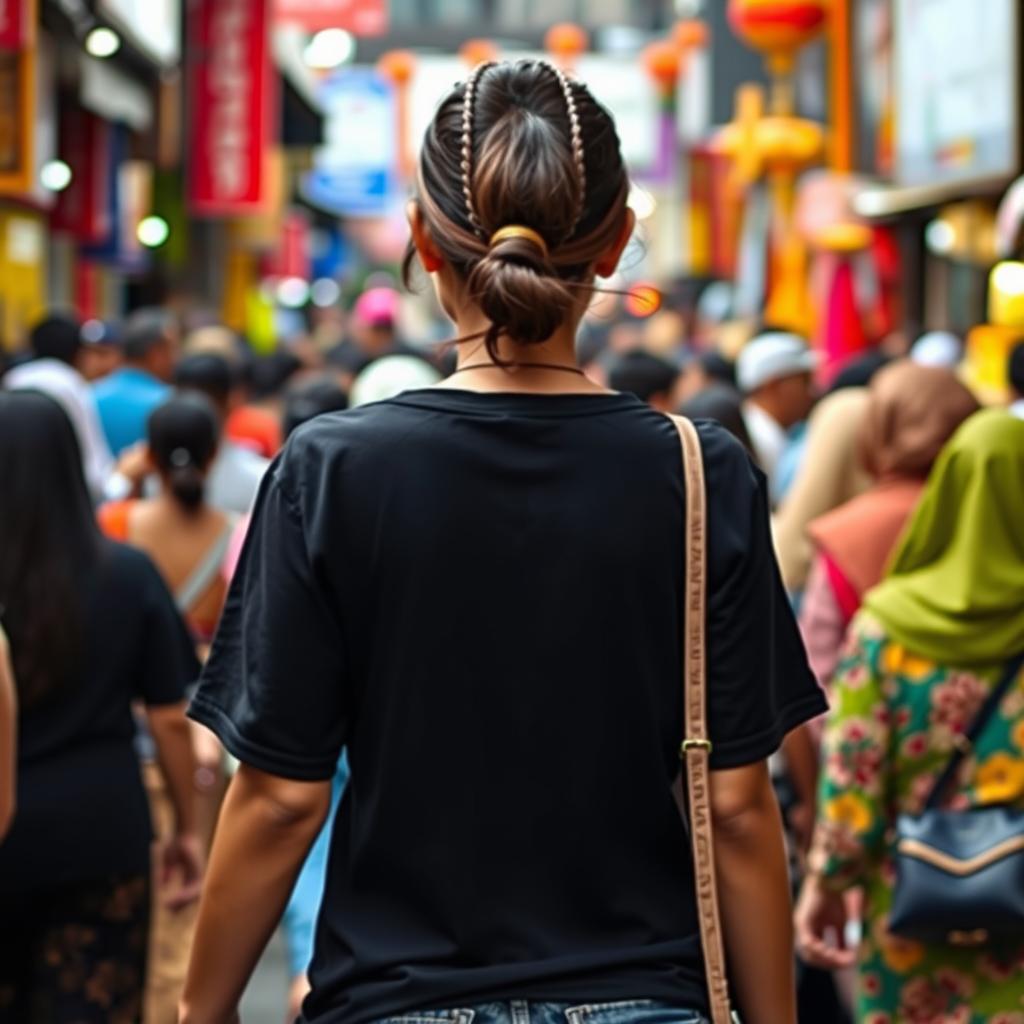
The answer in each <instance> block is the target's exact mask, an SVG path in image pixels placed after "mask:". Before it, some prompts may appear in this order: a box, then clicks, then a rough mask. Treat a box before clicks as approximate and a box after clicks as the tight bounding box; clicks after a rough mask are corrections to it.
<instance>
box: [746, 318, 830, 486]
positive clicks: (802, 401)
mask: <svg viewBox="0 0 1024 1024" xmlns="http://www.w3.org/2000/svg"><path fill="white" fill-rule="evenodd" d="M817 365H818V357H817V355H816V353H814V352H812V351H811V350H810V349H809V348H808V347H807V343H806V342H805V341H804V340H803V338H800V337H798V336H797V335H795V334H787V333H784V332H781V331H769V332H767V333H765V334H761V335H759V336H758V337H756V338H754V339H752V340H751V341H750V342H748V343H747V345H746V346H745V347H744V349H743V351H742V352H740V356H739V359H738V360H737V362H736V380H737V383H738V384H739V388H740V391H742V392H743V394H744V395H745V396H746V401H745V402H744V404H743V418H744V421H745V422H746V424H747V433H748V434H749V435H750V440H751V441H752V442H753V445H754V451H755V452H756V453H757V461H758V464H759V465H760V466H761V468H762V469H763V470H764V472H765V474H766V475H767V477H768V483H769V487H770V488H771V493H772V496H773V500H774V501H777V500H778V495H779V476H778V470H779V461H780V460H781V458H782V455H783V452H784V451H785V450H786V446H787V445H788V444H789V440H790V431H791V430H792V429H793V428H794V427H795V426H796V425H797V424H798V423H801V422H802V421H803V420H804V419H806V418H807V416H808V414H809V413H810V411H811V407H812V405H813V404H814V378H813V373H814V370H815V369H816V367H817Z"/></svg>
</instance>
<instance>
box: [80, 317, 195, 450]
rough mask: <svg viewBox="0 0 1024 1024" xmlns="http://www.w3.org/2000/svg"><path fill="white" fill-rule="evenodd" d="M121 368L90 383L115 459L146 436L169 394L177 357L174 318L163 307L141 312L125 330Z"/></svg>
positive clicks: (176, 332)
mask: <svg viewBox="0 0 1024 1024" xmlns="http://www.w3.org/2000/svg"><path fill="white" fill-rule="evenodd" d="M121 347H122V349H123V352H124V365H123V366H121V368H120V369H117V370H115V371H114V372H113V373H112V374H110V375H109V376H107V377H104V378H103V379H102V380H99V381H97V382H96V383H95V384H94V385H93V389H94V393H95V395H96V404H97V406H98V407H99V413H100V420H101V422H102V423H103V431H104V433H105V434H106V436H107V442H108V443H109V445H110V448H111V450H112V451H113V453H114V455H116V456H120V455H121V454H122V453H123V452H124V451H126V450H127V449H128V448H131V447H133V446H134V445H137V444H139V442H141V441H143V440H144V439H145V436H146V420H147V419H148V418H149V414H150V413H151V412H152V411H153V410H154V409H155V408H156V407H157V406H158V405H160V403H161V402H163V401H165V400H166V399H167V396H168V395H169V394H170V393H171V388H170V384H169V382H170V380H171V378H172V377H173V376H174V364H175V362H176V360H177V354H178V331H177V327H176V325H175V322H174V318H173V317H172V316H171V314H170V313H168V312H166V311H164V310H162V309H140V310H138V311H137V312H135V313H133V314H132V315H131V316H130V317H129V318H128V321H127V323H126V324H125V327H124V334H123V337H122V342H121Z"/></svg>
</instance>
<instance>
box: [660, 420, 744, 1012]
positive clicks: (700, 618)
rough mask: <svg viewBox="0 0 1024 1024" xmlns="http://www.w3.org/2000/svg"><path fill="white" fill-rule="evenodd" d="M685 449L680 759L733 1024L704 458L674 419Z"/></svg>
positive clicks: (716, 981) (709, 960)
mask: <svg viewBox="0 0 1024 1024" xmlns="http://www.w3.org/2000/svg"><path fill="white" fill-rule="evenodd" d="M670 419H671V420H672V422H673V423H674V424H675V427H676V429H677V430H678V432H679V440H680V443H681V445H682V457H683V480H684V483H685V485H686V533H685V550H686V590H685V613H684V627H683V648H684V649H683V666H684V671H683V717H684V724H685V738H684V740H683V743H682V747H681V748H680V757H681V758H682V761H683V764H684V766H685V771H686V792H687V802H688V806H689V819H690V839H691V842H692V843H693V872H694V877H695V880H696V888H697V917H698V920H699V922H700V940H701V946H702V948H703V951H704V970H705V974H706V976H707V987H708V1000H709V1002H710V1006H711V1020H712V1022H713V1024H729V1022H730V1021H731V1020H732V1011H731V1007H730V1004H729V986H728V979H727V976H726V969H725V949H724V944H723V941H722V924H721V915H720V913H719V907H718V884H717V880H716V878H715V858H714V836H713V834H712V820H711V793H710V778H709V776H710V770H709V766H708V761H709V755H710V753H711V740H710V739H709V738H708V727H707V649H706V633H707V629H706V625H705V623H706V618H707V610H706V609H707V562H708V558H707V495H706V492H705V485H704V458H703V455H702V454H701V447H700V439H699V438H698V436H697V431H696V428H695V427H694V425H693V424H692V423H691V422H690V421H689V420H688V419H684V418H682V417H680V416H671V417H670Z"/></svg>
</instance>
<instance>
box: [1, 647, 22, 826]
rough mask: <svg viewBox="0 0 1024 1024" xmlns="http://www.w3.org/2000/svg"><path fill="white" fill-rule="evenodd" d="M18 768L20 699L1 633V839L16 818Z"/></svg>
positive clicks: (9, 657) (7, 649)
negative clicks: (16, 774) (16, 775)
mask: <svg viewBox="0 0 1024 1024" xmlns="http://www.w3.org/2000/svg"><path fill="white" fill-rule="evenodd" d="M17 766H18V698H17V693H16V692H15V689H14V673H13V672H12V671H11V656H10V648H9V647H8V645H7V636H6V634H5V633H4V631H3V629H0V839H3V837H4V836H5V835H6V834H7V830H8V829H9V828H10V827H11V820H12V819H13V817H14V803H15V796H14V794H15V788H16V779H15V773H16V771H17Z"/></svg>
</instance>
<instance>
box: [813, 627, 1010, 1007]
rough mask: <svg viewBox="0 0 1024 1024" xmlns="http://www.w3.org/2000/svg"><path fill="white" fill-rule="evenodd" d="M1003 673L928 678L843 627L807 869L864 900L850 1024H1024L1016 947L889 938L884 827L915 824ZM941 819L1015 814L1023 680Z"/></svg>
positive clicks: (874, 635)
mask: <svg viewBox="0 0 1024 1024" xmlns="http://www.w3.org/2000/svg"><path fill="white" fill-rule="evenodd" d="M1001 672H1002V669H1000V668H999V667H993V668H992V669H991V670H990V671H989V670H987V671H985V672H978V673H972V672H968V671H962V670H958V669H952V668H946V667H943V666H940V665H936V664H935V663H933V662H930V661H926V660H924V659H922V658H919V657H917V656H915V655H914V654H913V653H912V652H910V651H907V650H905V649H904V648H903V647H901V646H900V645H899V644H896V643H894V642H892V641H891V640H890V639H889V638H888V637H887V636H886V635H885V632H884V630H883V629H882V627H881V625H880V624H879V623H878V621H877V620H876V619H874V618H872V617H871V616H870V615H869V614H868V613H866V612H862V613H861V614H860V615H859V616H858V617H857V618H856V619H855V620H854V622H853V624H852V626H851V629H850V633H849V637H848V640H847V644H846V649H845V650H844V652H843V656H842V659H841V661H840V664H839V670H838V674H837V676H836V680H835V684H834V690H833V711H832V714H831V715H830V717H829V722H828V726H827V728H826V733H825V741H824V751H823V761H824V763H823V770H822V780H821V793H820V810H819V815H818V827H817V831H816V834H815V840H814V847H813V850H812V854H811V858H812V859H811V866H812V868H813V869H814V870H815V871H818V872H820V873H821V875H822V877H823V879H824V882H825V884H826V885H827V886H828V887H829V888H831V889H835V890H846V889H852V888H855V887H862V888H863V890H864V896H865V909H864V915H865V920H864V936H863V940H862V943H861V948H860V952H859V985H858V1000H857V1003H858V1007H857V1019H858V1021H859V1022H860V1024H1024V935H1022V936H1021V941H1020V943H1019V944H1017V945H1015V946H1010V947H1006V948H993V947H985V948H982V949H955V948H951V947H948V946H942V947H937V946H925V945H921V944H919V943H917V942H911V941H908V940H905V939H900V938H897V937H896V936H893V935H890V934H889V932H888V930H887V928H886V924H887V920H888V913H889V910H890V908H891V906H892V894H893V885H894V882H895V868H894V862H893V834H892V832H893V828H892V827H893V825H894V823H895V821H896V817H897V815H899V814H901V813H911V814H917V813H920V811H921V810H922V809H923V807H924V804H925V801H926V800H927V797H928V794H929V792H930V789H931V787H932V785H933V783H934V782H935V780H936V778H937V777H938V775H939V774H940V773H941V772H942V770H943V768H944V767H945V765H946V764H947V762H948V760H949V759H950V757H951V756H952V754H953V750H954V743H955V740H956V737H957V735H958V734H960V733H963V732H965V731H966V730H967V729H968V728H969V727H970V725H971V722H972V720H973V718H974V716H975V714H976V713H977V711H978V710H979V708H980V707H981V704H982V703H983V701H984V699H985V697H986V696H987V694H988V693H989V692H990V691H991V689H992V687H993V686H995V684H996V682H997V681H998V679H999V677H1000V674H1001ZM946 801H947V803H948V805H949V806H951V807H953V808H963V809H967V808H971V807H978V806H984V805H989V804H1010V805H1015V806H1018V807H1024V673H1022V675H1021V677H1020V679H1018V681H1017V684H1016V685H1015V686H1014V687H1012V688H1011V689H1010V692H1009V693H1008V694H1007V696H1006V697H1005V698H1004V700H1003V703H1002V705H1001V707H1000V708H999V710H998V712H997V713H996V714H995V716H993V718H992V719H991V721H990V722H989V724H988V726H987V727H986V729H985V731H984V733H983V735H982V736H981V737H980V738H979V741H978V744H977V747H976V749H975V751H974V753H973V755H972V756H970V757H968V758H965V759H964V764H963V767H962V769H961V772H960V776H959V778H958V780H957V783H956V785H955V786H953V787H951V790H950V792H949V793H948V794H947V795H946Z"/></svg>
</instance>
